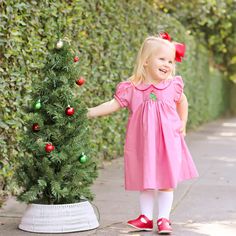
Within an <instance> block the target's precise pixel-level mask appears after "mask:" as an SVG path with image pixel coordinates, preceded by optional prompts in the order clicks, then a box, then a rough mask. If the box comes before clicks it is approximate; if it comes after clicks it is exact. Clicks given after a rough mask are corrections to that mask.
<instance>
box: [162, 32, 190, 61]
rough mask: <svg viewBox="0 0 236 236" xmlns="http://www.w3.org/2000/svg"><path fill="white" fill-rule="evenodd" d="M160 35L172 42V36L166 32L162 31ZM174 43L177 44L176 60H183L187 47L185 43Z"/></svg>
mask: <svg viewBox="0 0 236 236" xmlns="http://www.w3.org/2000/svg"><path fill="white" fill-rule="evenodd" d="M159 37H160V38H162V39H165V40H168V41H170V42H171V37H170V35H169V34H168V33H166V32H162V33H160V34H159ZM174 45H175V51H176V52H175V60H176V61H177V62H181V61H182V57H184V53H185V49H186V48H185V44H182V43H176V42H174Z"/></svg>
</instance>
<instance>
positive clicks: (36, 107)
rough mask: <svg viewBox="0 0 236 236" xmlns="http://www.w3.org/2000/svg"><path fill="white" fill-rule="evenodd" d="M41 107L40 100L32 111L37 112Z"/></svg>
mask: <svg viewBox="0 0 236 236" xmlns="http://www.w3.org/2000/svg"><path fill="white" fill-rule="evenodd" d="M41 107H42V104H41V101H40V99H39V100H38V101H37V102H36V103H35V104H34V109H35V110H39V109H40V108H41Z"/></svg>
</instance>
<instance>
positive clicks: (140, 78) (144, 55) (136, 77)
mask: <svg viewBox="0 0 236 236" xmlns="http://www.w3.org/2000/svg"><path fill="white" fill-rule="evenodd" d="M162 45H167V46H169V47H171V48H173V50H174V51H175V46H174V44H173V43H172V42H170V41H168V40H166V39H162V38H160V37H156V36H149V37H147V38H146V39H145V40H144V42H143V44H142V46H141V48H140V49H139V52H138V55H137V59H136V64H135V67H134V71H133V75H132V76H131V77H130V78H129V79H128V80H129V81H131V82H133V83H134V84H139V83H141V82H144V80H145V69H144V64H145V62H146V61H147V59H148V58H149V57H150V56H151V54H152V53H153V51H155V50H156V49H158V48H160V47H161V46H162ZM174 73H175V70H174V69H173V72H172V75H174Z"/></svg>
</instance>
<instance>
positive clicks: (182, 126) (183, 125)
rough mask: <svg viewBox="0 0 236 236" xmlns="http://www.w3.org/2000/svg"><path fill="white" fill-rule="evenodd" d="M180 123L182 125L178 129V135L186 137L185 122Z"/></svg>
mask: <svg viewBox="0 0 236 236" xmlns="http://www.w3.org/2000/svg"><path fill="white" fill-rule="evenodd" d="M181 123H182V125H181V128H180V133H182V134H183V136H186V122H185V121H183V120H182V121H181Z"/></svg>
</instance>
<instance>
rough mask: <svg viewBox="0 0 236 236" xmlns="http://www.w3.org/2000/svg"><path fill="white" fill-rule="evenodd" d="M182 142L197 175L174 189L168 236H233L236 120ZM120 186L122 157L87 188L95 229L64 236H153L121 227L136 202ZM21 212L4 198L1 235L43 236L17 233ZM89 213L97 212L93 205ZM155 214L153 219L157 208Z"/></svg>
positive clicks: (235, 228) (21, 208) (215, 124)
mask: <svg viewBox="0 0 236 236" xmlns="http://www.w3.org/2000/svg"><path fill="white" fill-rule="evenodd" d="M186 141H187V143H188V146H189V148H190V151H191V153H192V155H193V158H194V161H195V163H196V165H197V168H198V171H199V174H200V177H199V178H198V179H195V180H191V181H186V182H183V183H181V184H180V185H179V187H178V189H177V190H176V191H175V201H174V204H173V210H172V214H171V220H172V222H173V228H174V233H173V234H172V235H174V236H200V235H203V236H226V235H227V236H235V235H236V118H234V119H233V118H231V119H224V120H218V121H214V122H211V123H208V124H205V125H203V126H201V127H200V128H199V129H198V130H197V131H195V132H190V133H188V135H187V137H186ZM123 182H124V180H123V159H122V158H119V159H117V160H114V161H112V162H111V163H107V164H106V166H105V168H104V169H102V170H101V171H100V176H99V178H98V179H97V180H96V182H95V184H94V185H93V187H92V190H93V192H94V193H95V194H96V199H95V200H94V202H93V204H94V205H96V206H97V208H98V209H99V214H100V227H99V228H98V229H96V230H92V231H87V232H77V233H70V234H67V235H70V236H74V235H77V236H80V235H81V236H85V235H99V236H119V235H133V236H141V235H144V236H146V235H157V233H156V226H155V230H153V232H131V231H130V228H129V227H127V226H126V225H125V224H124V222H126V221H127V220H128V219H132V218H135V217H137V215H138V214H139V200H138V193H137V192H125V190H124V184H123ZM24 209H25V205H24V204H19V203H18V202H16V201H15V200H14V199H13V198H11V199H9V200H8V202H7V204H6V206H5V207H4V208H3V209H1V210H0V222H2V224H1V225H0V236H10V235H11V236H23V235H26V236H27V235H28V236H31V235H42V234H33V233H27V232H23V231H21V230H18V229H17V226H18V224H19V222H20V217H21V215H22V214H23V212H24ZM94 209H95V211H96V207H95V208H94ZM97 213H98V212H97ZM154 215H155V216H156V215H157V210H156V209H155V214H154ZM154 219H155V220H156V218H154ZM43 235H45V236H46V235H53V234H43ZM56 235H65V234H56Z"/></svg>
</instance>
